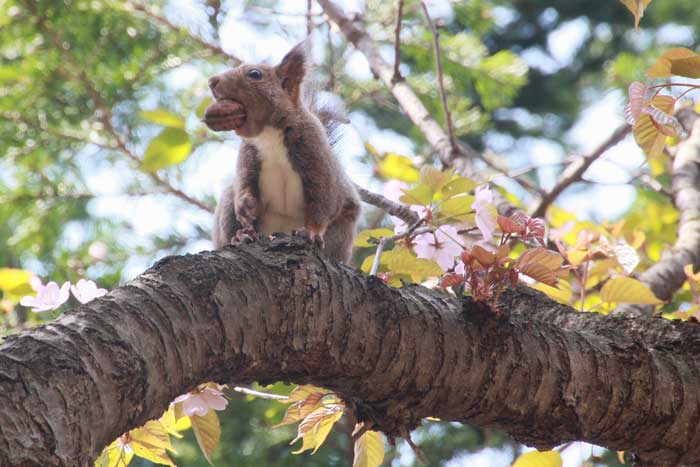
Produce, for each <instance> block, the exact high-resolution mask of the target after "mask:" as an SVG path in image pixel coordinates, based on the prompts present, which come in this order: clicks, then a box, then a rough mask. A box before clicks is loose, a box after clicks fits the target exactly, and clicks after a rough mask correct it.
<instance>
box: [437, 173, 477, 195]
mask: <svg viewBox="0 0 700 467" xmlns="http://www.w3.org/2000/svg"><path fill="white" fill-rule="evenodd" d="M478 185H479V184H478V183H476V182H475V181H474V180H471V179H469V178H466V177H460V176H457V177H455V178H453V179H452V180H451V181H450V182H448V183H447V184H446V185H445V186H444V187H442V190H441V192H440V193H441V194H442V198H443V199H449V198H451V197H453V196H456V195H461V194H462V193H469V192H472V191H474V189H475V188H476V187H477V186H478Z"/></svg>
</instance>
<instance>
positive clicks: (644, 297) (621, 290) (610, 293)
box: [600, 277, 663, 305]
mask: <svg viewBox="0 0 700 467" xmlns="http://www.w3.org/2000/svg"><path fill="white" fill-rule="evenodd" d="M600 299H601V300H602V301H604V302H616V303H640V304H649V305H657V304H659V303H663V302H662V301H661V300H659V299H658V298H656V296H655V295H654V292H652V291H651V290H650V289H649V287H647V286H646V285H645V284H643V283H641V282H640V281H638V280H637V279H633V278H631V277H617V278H615V279H610V280H609V281H607V282H606V283H605V285H603V288H602V289H601V290H600Z"/></svg>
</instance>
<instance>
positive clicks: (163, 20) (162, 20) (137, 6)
mask: <svg viewBox="0 0 700 467" xmlns="http://www.w3.org/2000/svg"><path fill="white" fill-rule="evenodd" d="M125 5H126V6H127V7H131V8H133V9H134V10H136V11H141V12H143V13H144V14H145V15H146V16H148V17H150V18H152V19H154V20H155V21H156V22H158V23H160V24H162V25H164V26H165V27H167V28H168V29H170V30H172V31H174V32H176V33H179V34H183V35H186V36H188V37H189V38H190V39H192V40H193V41H195V42H196V43H197V44H199V45H201V46H202V47H204V48H205V49H209V50H211V51H212V52H215V53H217V54H219V55H223V56H225V57H226V58H228V59H229V60H230V61H231V62H233V64H234V65H240V64H241V63H242V61H241V59H239V58H238V57H236V56H235V55H232V54H230V53H228V52H226V51H225V50H224V49H222V48H221V47H220V46H218V45H216V44H212V43H211V42H208V41H206V40H204V39H202V38H201V37H200V36H198V35H196V34H194V33H192V32H191V31H190V30H188V29H187V28H183V27H180V26H177V25H175V24H173V23H172V22H170V20H169V19H168V18H166V17H165V16H162V15H159V14H158V13H156V12H155V11H153V9H152V8H149V7H148V6H147V5H144V4H142V3H137V2H126V4H125Z"/></svg>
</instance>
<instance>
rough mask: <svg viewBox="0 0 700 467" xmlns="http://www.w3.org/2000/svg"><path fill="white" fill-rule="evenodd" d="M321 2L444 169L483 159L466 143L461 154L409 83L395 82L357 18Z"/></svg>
mask: <svg viewBox="0 0 700 467" xmlns="http://www.w3.org/2000/svg"><path fill="white" fill-rule="evenodd" d="M318 2H319V4H320V5H321V6H322V7H323V11H324V12H325V13H326V15H328V17H329V18H330V19H331V20H332V21H333V22H334V23H336V24H337V25H338V27H339V28H340V30H341V31H342V32H343V34H344V35H345V37H346V38H347V40H348V41H349V42H351V43H352V44H353V45H354V46H355V48H357V50H358V51H359V52H361V53H362V54H363V55H364V56H365V58H366V59H367V62H368V63H369V66H370V69H371V70H372V72H373V73H374V74H375V75H376V76H378V77H379V79H381V80H382V82H383V83H384V85H385V86H387V88H389V90H390V91H391V93H392V94H393V95H394V97H395V98H396V100H397V101H398V102H399V104H400V105H401V108H402V109H403V111H404V112H405V113H406V115H408V117H409V118H410V119H411V121H413V123H414V124H415V125H416V126H417V127H418V128H419V129H420V130H421V132H422V133H423V134H424V135H425V138H426V139H427V140H428V143H429V144H430V145H431V146H432V147H433V149H434V150H435V151H436V152H437V154H438V156H439V157H440V161H441V162H442V164H443V166H445V167H454V166H456V165H459V164H461V165H468V164H469V160H471V159H476V158H478V157H479V155H478V153H477V152H476V151H475V150H474V149H473V148H471V147H469V146H468V145H467V144H465V143H462V142H460V143H459V145H458V147H457V152H455V150H454V148H453V146H452V144H450V137H449V135H448V134H447V133H446V132H445V130H443V129H442V127H441V126H440V124H439V123H438V122H437V121H435V119H434V118H433V117H432V116H431V115H430V112H428V109H426V108H425V106H424V105H423V103H422V102H421V100H420V98H419V97H418V96H417V95H416V93H415V92H414V91H413V89H412V88H411V87H410V86H409V85H408V83H407V82H406V81H399V82H396V83H394V82H393V81H392V78H393V76H394V67H393V66H392V65H390V64H389V63H388V62H387V61H386V60H384V58H383V57H382V56H381V54H380V53H379V50H378V49H377V47H376V46H375V45H374V43H373V42H372V39H371V38H370V37H369V34H368V33H367V31H366V30H365V29H364V27H363V26H362V24H361V23H360V19H359V18H358V17H357V16H354V17H350V16H348V15H347V14H346V13H345V12H344V11H343V9H342V8H341V7H339V6H338V5H337V4H336V3H334V2H333V1H331V0H318ZM465 158H466V160H465ZM466 171H468V170H460V172H466Z"/></svg>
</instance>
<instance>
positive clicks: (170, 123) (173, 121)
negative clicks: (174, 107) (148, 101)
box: [141, 109, 185, 129]
mask: <svg viewBox="0 0 700 467" xmlns="http://www.w3.org/2000/svg"><path fill="white" fill-rule="evenodd" d="M141 117H143V118H145V119H146V120H148V121H149V122H153V123H157V124H158V125H163V126H167V127H171V128H180V129H183V128H185V120H184V119H183V118H182V117H179V116H177V115H175V114H173V113H170V112H168V111H167V110H165V109H156V110H143V111H141Z"/></svg>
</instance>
